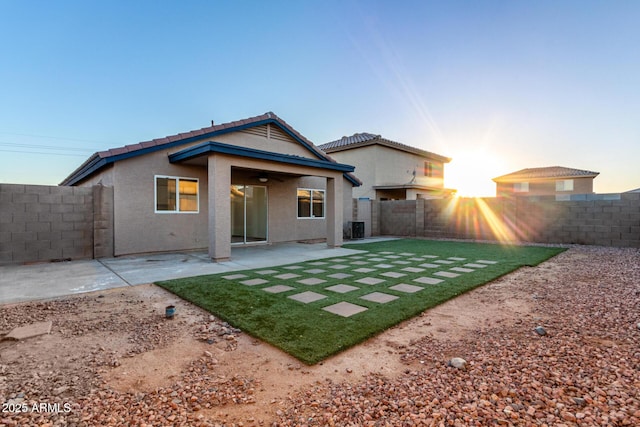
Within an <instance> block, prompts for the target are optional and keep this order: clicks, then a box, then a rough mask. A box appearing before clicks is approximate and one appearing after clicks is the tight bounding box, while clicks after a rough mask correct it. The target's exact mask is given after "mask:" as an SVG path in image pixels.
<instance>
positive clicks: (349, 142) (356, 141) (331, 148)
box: [318, 132, 451, 163]
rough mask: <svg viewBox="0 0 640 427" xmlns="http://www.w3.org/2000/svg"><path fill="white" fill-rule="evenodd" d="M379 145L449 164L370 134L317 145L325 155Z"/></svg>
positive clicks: (365, 133)
mask: <svg viewBox="0 0 640 427" xmlns="http://www.w3.org/2000/svg"><path fill="white" fill-rule="evenodd" d="M374 144H380V145H384V146H386V147H390V148H395V149H396V150H401V151H405V152H407V153H412V154H417V155H419V156H422V157H429V158H433V159H437V160H439V161H441V162H443V163H449V162H450V161H451V158H450V157H445V156H441V155H439V154H436V153H432V152H430V151H426V150H421V149H420V148H415V147H412V146H410V145H406V144H402V143H400V142H396V141H391V140H390V139H386V138H383V137H382V136H381V135H375V134H372V133H367V132H362V133H354V134H353V135H351V136H343V137H342V138H340V139H337V140H335V141H331V142H327V143H326V144H322V145H319V146H318V148H320V149H321V150H322V151H324V152H325V153H335V152H336V151H344V150H351V149H353V148H358V147H365V146H367V145H374Z"/></svg>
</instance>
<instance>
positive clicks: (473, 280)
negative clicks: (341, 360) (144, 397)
mask: <svg viewBox="0 0 640 427" xmlns="http://www.w3.org/2000/svg"><path fill="white" fill-rule="evenodd" d="M344 247H345V248H350V249H356V250H359V251H366V252H363V253H360V254H354V255H349V256H342V257H339V258H327V259H322V260H316V261H308V262H303V263H296V264H290V265H285V266H277V267H273V268H268V269H267V268H261V269H256V270H245V271H237V272H230V273H222V274H214V275H206V276H196V277H190V278H185V279H176V280H169V281H163V282H157V285H159V286H162V287H164V288H166V289H168V290H169V291H171V292H173V293H175V294H176V295H178V296H180V297H182V298H183V299H185V300H188V301H191V302H192V303H194V304H196V305H198V306H200V307H202V308H204V309H205V310H208V311H210V312H211V313H213V314H215V315H216V316H218V317H219V318H221V319H223V320H225V321H227V322H228V323H230V324H231V325H233V326H234V327H237V328H240V329H242V330H243V331H244V332H246V333H248V334H251V335H253V336H255V337H257V338H260V339H262V340H264V341H267V342H269V343H271V344H273V345H275V346H276V347H279V348H281V349H282V350H284V351H286V352H287V353H289V354H291V355H293V356H295V357H296V358H298V359H299V360H301V361H302V362H304V363H307V364H314V363H317V362H319V361H321V360H323V359H325V358H327V357H329V356H331V355H333V354H336V353H338V352H340V351H342V350H345V349H347V348H349V347H351V346H353V345H355V344H358V343H360V342H362V341H364V340H366V339H367V338H369V337H371V336H373V335H376V334H378V333H380V332H382V331H384V330H386V329H388V328H390V327H391V326H394V325H396V324H397V323H399V322H401V321H403V320H406V319H409V318H411V317H413V316H415V315H417V314H419V313H421V312H422V311H424V310H425V309H428V308H430V307H434V306H436V305H438V304H441V303H442V302H444V301H447V300H448V299H451V298H453V297H455V296H457V295H460V294H462V293H464V292H466V291H469V290H471V289H473V288H475V287H478V286H480V285H483V284H485V283H487V282H489V281H491V280H493V279H495V278H497V277H500V276H502V275H504V274H507V273H509V272H511V271H513V270H516V269H517V268H519V267H522V266H535V265H537V264H539V263H541V262H542V261H544V260H546V259H548V258H550V257H552V256H555V255H557V254H558V253H560V252H562V251H564V249H562V248H551V247H541V246H507V245H498V244H482V243H466V242H447V241H429V240H410V239H403V240H392V241H385V242H378V243H366V244H351V245H345V246H344ZM472 266H473V267H472ZM483 266H484V267H483ZM407 269H408V270H407ZM418 269H419V270H421V271H417V270H418ZM452 269H453V270H452ZM460 269H462V270H460ZM442 272H445V274H448V273H455V274H458V276H457V277H442V276H441V275H439V274H441V273H442ZM389 273H392V274H394V275H397V274H402V275H403V276H401V277H395V278H394V277H389ZM396 273H397V274H396ZM284 274H287V275H296V277H291V278H287V277H288V276H284V277H285V278H277V277H276V276H281V275H284ZM236 275H242V276H244V277H236ZM335 275H338V276H336V277H331V276H335ZM345 275H348V277H346V276H345ZM225 277H227V278H225ZM309 278H315V279H320V280H324V282H322V283H318V284H315V285H308V284H302V283H300V282H299V281H300V280H303V279H309ZM364 278H369V279H371V278H373V279H381V280H383V281H382V282H380V283H377V284H375V285H369V284H362V283H360V282H358V280H361V279H364ZM421 278H422V279H424V278H430V279H435V278H437V279H439V280H442V282H441V283H438V284H424V283H420V281H419V280H421ZM256 279H261V280H258V282H262V281H264V283H258V284H253V283H255V282H254V281H255V280H256ZM416 280H418V281H416ZM244 281H250V282H249V284H251V285H248V284H243V283H242V282H244ZM337 284H344V285H350V286H354V287H356V288H357V289H355V290H352V291H350V292H347V293H337V292H334V291H331V290H328V289H327V288H329V287H331V286H334V285H337ZM398 284H408V285H412V286H420V287H421V288H422V289H421V290H418V291H417V292H415V293H407V292H400V291H398V290H394V289H390V288H391V287H392V286H396V285H398ZM276 285H285V286H288V287H290V288H291V289H289V290H287V291H284V292H280V293H275V294H274V293H269V292H267V291H265V290H264V289H266V288H270V287H272V286H276ZM415 289H416V288H414V290H415ZM418 289H419V288H418ZM307 291H312V292H314V293H316V294H319V295H320V296H323V297H324V298H323V299H320V300H318V301H314V302H311V303H308V304H305V303H302V302H299V301H296V300H293V299H290V298H289V297H290V296H292V295H296V294H300V293H302V292H307ZM372 292H378V293H383V294H385V295H389V296H395V297H397V299H395V300H393V301H390V302H387V303H377V302H371V301H368V300H364V299H361V297H362V296H365V295H368V294H371V293H372ZM339 302H348V303H351V304H356V305H358V306H361V307H365V308H367V310H366V311H363V312H360V313H357V314H354V315H353V316H350V317H342V316H339V315H337V314H334V313H330V312H328V311H325V310H323V308H324V307H327V306H330V305H332V304H336V303H339Z"/></svg>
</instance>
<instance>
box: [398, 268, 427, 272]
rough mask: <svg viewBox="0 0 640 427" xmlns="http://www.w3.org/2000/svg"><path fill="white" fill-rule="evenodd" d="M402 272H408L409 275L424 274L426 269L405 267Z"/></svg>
mask: <svg viewBox="0 0 640 427" xmlns="http://www.w3.org/2000/svg"><path fill="white" fill-rule="evenodd" d="M402 271H408V272H409V273H422V272H423V271H424V268H417V267H405V268H403V269H402Z"/></svg>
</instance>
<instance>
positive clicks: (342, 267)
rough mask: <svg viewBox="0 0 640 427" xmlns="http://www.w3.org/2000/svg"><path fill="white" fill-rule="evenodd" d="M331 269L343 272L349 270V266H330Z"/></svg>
mask: <svg viewBox="0 0 640 427" xmlns="http://www.w3.org/2000/svg"><path fill="white" fill-rule="evenodd" d="M329 268H333V269H335V270H342V269H345V268H349V266H348V265H344V264H336V265H330V266H329Z"/></svg>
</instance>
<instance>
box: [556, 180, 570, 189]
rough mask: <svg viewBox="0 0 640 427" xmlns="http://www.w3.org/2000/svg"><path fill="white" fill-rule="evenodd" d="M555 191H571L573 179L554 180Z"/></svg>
mask: <svg viewBox="0 0 640 427" xmlns="http://www.w3.org/2000/svg"><path fill="white" fill-rule="evenodd" d="M556 191H573V180H572V179H560V180H558V181H556Z"/></svg>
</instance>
